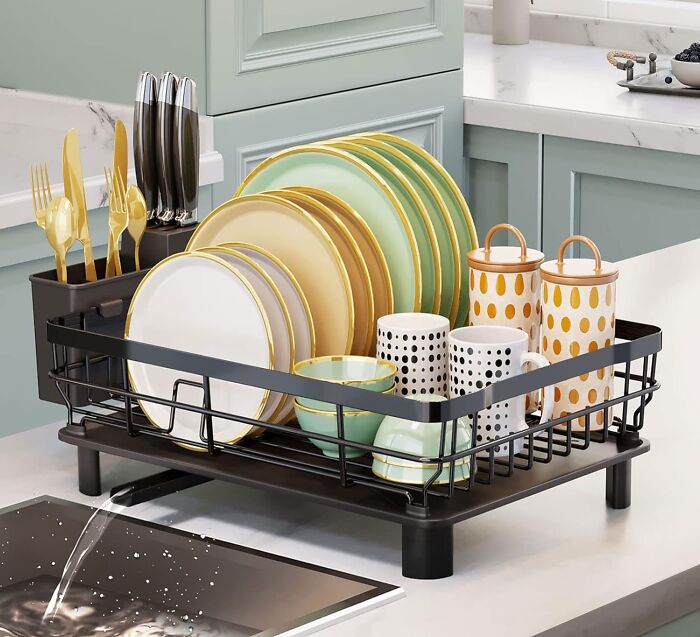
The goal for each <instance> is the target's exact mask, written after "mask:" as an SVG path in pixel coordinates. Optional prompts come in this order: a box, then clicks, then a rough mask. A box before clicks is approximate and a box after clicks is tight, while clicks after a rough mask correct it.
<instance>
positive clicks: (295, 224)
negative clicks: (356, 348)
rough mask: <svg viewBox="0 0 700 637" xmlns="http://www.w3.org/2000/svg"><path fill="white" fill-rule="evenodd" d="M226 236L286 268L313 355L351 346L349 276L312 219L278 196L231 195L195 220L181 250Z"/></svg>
mask: <svg viewBox="0 0 700 637" xmlns="http://www.w3.org/2000/svg"><path fill="white" fill-rule="evenodd" d="M232 241H242V242H245V243H250V244H253V245H256V246H260V247H261V248H264V249H265V250H267V251H269V252H270V253H272V254H274V255H275V256H276V257H277V258H278V259H280V260H281V261H282V262H284V264H285V265H286V266H287V267H288V268H289V270H290V271H291V272H292V274H293V275H294V277H295V278H296V280H297V281H298V282H299V284H300V285H301V287H302V289H303V290H304V294H305V295H306V299H307V301H308V303H309V307H310V308H311V313H312V316H313V318H314V328H315V331H316V352H317V354H320V355H324V354H346V353H349V352H350V351H351V349H352V339H353V333H354V324H355V318H354V304H353V300H352V287H351V285H350V278H349V276H348V272H347V269H346V267H345V265H344V263H343V260H342V259H341V257H340V252H339V251H338V248H337V247H336V246H335V244H334V243H333V241H332V240H331V238H330V236H329V235H328V233H327V232H326V231H325V230H324V229H323V226H321V224H320V223H319V222H318V221H316V219H314V218H313V217H312V216H311V215H310V214H309V213H308V212H306V211H305V210H304V209H303V208H301V207H300V206H298V205H296V204H295V203H292V202H291V201H288V200H286V199H282V198H281V197H274V196H272V195H266V194H254V195H246V196H242V197H235V198H233V199H231V200H229V201H227V202H225V203H223V204H221V205H220V206H219V207H218V208H216V209H215V210H214V211H212V212H211V213H210V214H209V215H208V216H207V217H206V218H205V219H204V220H203V221H202V222H201V223H200V224H199V226H198V227H197V229H196V230H195V231H194V233H193V234H192V238H191V239H190V241H189V243H188V245H187V250H190V251H192V250H196V249H198V248H202V247H208V246H215V245H219V244H223V243H229V242H232Z"/></svg>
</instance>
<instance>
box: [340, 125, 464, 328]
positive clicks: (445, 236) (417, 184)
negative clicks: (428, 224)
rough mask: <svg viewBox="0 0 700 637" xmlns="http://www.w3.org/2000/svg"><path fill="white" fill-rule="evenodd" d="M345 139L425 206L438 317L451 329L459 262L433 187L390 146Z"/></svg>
mask: <svg viewBox="0 0 700 637" xmlns="http://www.w3.org/2000/svg"><path fill="white" fill-rule="evenodd" d="M349 139H352V140H353V141H354V142H356V143H358V144H360V145H361V146H364V147H365V148H370V149H372V150H374V151H376V152H377V153H379V154H380V155H381V156H382V157H384V158H385V159H386V160H388V161H390V162H391V163H392V164H393V165H394V166H395V167H396V168H398V169H399V170H400V171H401V173H402V174H403V175H404V176H405V177H406V179H408V181H409V182H410V183H411V185H412V186H413V187H414V188H415V190H416V192H417V193H418V196H419V197H420V198H421V201H422V202H423V204H424V205H425V209H426V210H427V211H428V215H429V216H430V220H431V221H432V222H433V227H434V228H435V234H436V236H437V242H438V248H439V249H440V257H441V266H442V299H441V301H440V309H439V310H438V313H439V314H442V316H446V317H448V318H449V319H450V323H451V324H453V325H454V322H455V320H456V318H457V312H458V311H459V295H460V291H461V285H462V280H461V267H462V265H461V263H462V260H461V259H460V250H459V242H458V239H457V231H456V229H455V226H454V222H453V221H452V217H451V216H450V211H449V209H448V208H447V204H445V202H444V201H443V199H442V197H441V196H440V192H439V191H438V189H437V186H435V184H434V183H433V181H432V180H431V179H430V177H428V175H427V173H426V172H425V171H424V170H423V169H422V168H421V167H420V166H419V165H418V164H417V163H416V162H415V161H413V160H412V159H411V158H410V157H409V156H408V155H407V154H406V153H404V152H403V151H400V150H398V149H397V148H395V147H394V146H392V145H391V144H387V143H386V142H382V141H379V140H378V139H374V138H373V137H368V136H366V135H357V136H353V137H351V138H349Z"/></svg>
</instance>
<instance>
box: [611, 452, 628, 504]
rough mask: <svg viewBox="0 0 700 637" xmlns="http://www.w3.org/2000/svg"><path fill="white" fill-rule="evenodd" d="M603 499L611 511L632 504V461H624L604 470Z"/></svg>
mask: <svg viewBox="0 0 700 637" xmlns="http://www.w3.org/2000/svg"><path fill="white" fill-rule="evenodd" d="M605 499H606V500H607V502H608V506H609V507H610V508H612V509H626V508H627V507H628V506H629V505H630V504H631V503H632V461H631V460H625V461H624V462H620V463H618V464H616V465H613V466H612V467H608V468H607V469H606V470H605Z"/></svg>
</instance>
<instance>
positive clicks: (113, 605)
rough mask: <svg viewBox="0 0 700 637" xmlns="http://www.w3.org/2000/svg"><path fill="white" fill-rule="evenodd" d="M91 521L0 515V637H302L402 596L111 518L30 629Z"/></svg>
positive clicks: (41, 501)
mask: <svg viewBox="0 0 700 637" xmlns="http://www.w3.org/2000/svg"><path fill="white" fill-rule="evenodd" d="M93 512H94V510H93V509H91V508H89V507H86V506H83V505H79V504H75V503H72V502H67V501H64V500H58V499H55V498H50V497H40V498H37V499H35V500H31V501H28V502H23V503H21V504H17V505H14V506H12V507H9V508H6V509H2V510H0V637H10V636H12V637H15V636H16V637H30V636H31V637H44V636H46V637H49V636H51V637H59V636H62V635H70V636H71V637H82V636H85V637H88V636H92V635H94V634H100V635H107V636H108V637H132V636H136V635H138V636H141V635H149V636H153V637H155V636H158V635H162V636H165V635H167V636H168V637H173V636H177V635H183V636H184V635H197V636H198V637H207V636H208V635H216V636H224V635H226V636H238V635H304V634H308V633H310V632H314V631H316V630H319V629H320V628H322V627H324V626H327V625H329V624H331V623H334V622H336V621H339V620H340V619H343V618H345V617H347V616H351V615H353V614H355V613H357V612H360V611H364V610H366V609H368V608H371V607H372V606H375V605H380V604H382V603H386V602H387V601H390V600H392V599H395V598H397V597H399V596H401V595H402V591H401V589H400V588H397V587H396V586H392V585H389V584H383V583H381V582H376V581H372V580H368V579H365V578H362V577H357V576H354V575H348V574H346V573H340V572H337V571H332V570H329V569H324V568H320V567H317V566H313V565H311V564H305V563H302V562H297V561H294V560H289V559H286V558H283V557H279V556H276V555H271V554H269V553H263V552H261V551H255V550H252V549H247V548H245V547H241V546H236V545H233V544H229V543H226V542H221V541H218V540H214V539H211V538H206V537H203V536H199V535H194V534H192V533H187V532H184V531H179V530H176V529H170V528H167V527H164V526H161V525H157V524H150V523H148V522H143V521H141V520H136V519H134V518H129V517H125V516H121V515H116V516H114V518H113V519H112V520H111V521H110V522H109V524H108V525H107V527H106V530H105V532H104V534H103V535H102V536H101V538H100V539H99V540H98V541H97V542H96V543H95V545H94V549H93V550H92V551H91V552H90V553H89V554H88V555H87V556H86V558H85V559H84V561H83V562H82V564H81V566H80V568H79V569H78V571H77V573H76V576H75V579H74V581H73V584H72V585H71V586H70V588H69V589H68V591H67V593H66V595H65V596H64V598H63V602H62V604H61V607H60V610H59V612H58V613H56V615H55V616H54V618H53V620H52V621H51V622H49V621H48V620H47V621H45V622H43V623H42V617H43V614H44V610H45V608H46V605H47V603H48V601H49V599H50V598H51V595H52V593H53V591H54V589H55V587H56V584H57V583H58V581H59V578H60V577H61V574H62V571H63V567H64V564H65V562H66V560H67V558H68V556H69V555H70V553H71V551H72V550H73V547H74V545H75V542H76V540H77V539H78V536H79V535H80V532H81V530H82V529H83V527H84V525H85V523H86V522H87V520H88V519H89V518H90V516H91V515H92V514H93ZM99 515H102V514H99Z"/></svg>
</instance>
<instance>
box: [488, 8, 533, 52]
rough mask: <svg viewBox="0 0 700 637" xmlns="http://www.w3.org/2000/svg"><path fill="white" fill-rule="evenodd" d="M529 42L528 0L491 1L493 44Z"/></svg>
mask: <svg viewBox="0 0 700 637" xmlns="http://www.w3.org/2000/svg"><path fill="white" fill-rule="evenodd" d="M528 42H530V0H493V43H494V44H527V43H528Z"/></svg>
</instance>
